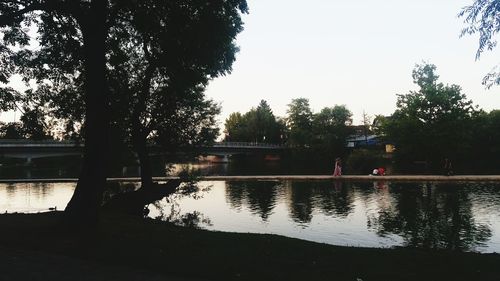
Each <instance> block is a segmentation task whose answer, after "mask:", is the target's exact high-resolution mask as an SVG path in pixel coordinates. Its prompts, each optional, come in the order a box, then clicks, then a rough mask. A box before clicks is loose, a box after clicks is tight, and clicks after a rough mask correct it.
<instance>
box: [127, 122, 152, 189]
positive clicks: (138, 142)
mask: <svg viewBox="0 0 500 281" xmlns="http://www.w3.org/2000/svg"><path fill="white" fill-rule="evenodd" d="M140 126H141V125H140V124H139V123H136V124H134V126H133V128H132V131H133V133H132V134H133V146H134V150H135V152H137V157H138V158H139V165H140V167H141V188H151V187H152V186H153V170H152V167H151V161H150V159H149V153H148V148H147V138H146V136H145V134H144V132H143V131H142V128H141V127H140Z"/></svg>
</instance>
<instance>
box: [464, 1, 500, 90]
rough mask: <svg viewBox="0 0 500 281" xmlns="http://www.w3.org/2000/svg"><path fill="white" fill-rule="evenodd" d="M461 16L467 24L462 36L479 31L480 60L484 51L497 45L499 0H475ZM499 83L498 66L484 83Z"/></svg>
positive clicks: (499, 19) (477, 54)
mask: <svg viewBox="0 0 500 281" xmlns="http://www.w3.org/2000/svg"><path fill="white" fill-rule="evenodd" d="M459 17H463V18H465V20H464V21H465V23H466V24H467V27H465V28H464V29H463V30H462V34H461V36H464V35H467V34H468V35H472V34H476V33H479V47H478V49H477V52H476V60H479V58H480V57H481V54H482V53H483V52H484V51H491V50H493V49H494V48H495V47H496V45H497V41H496V39H495V38H494V37H495V35H496V34H497V33H498V32H499V31H500V1H499V0H475V1H474V3H473V4H472V5H469V6H466V7H465V8H463V9H462V11H461V12H460V13H459ZM499 84H500V72H499V70H498V66H497V67H495V68H494V69H493V70H492V71H491V72H490V73H488V74H487V75H486V76H485V77H484V79H483V85H485V86H486V87H487V88H491V87H492V86H493V85H499Z"/></svg>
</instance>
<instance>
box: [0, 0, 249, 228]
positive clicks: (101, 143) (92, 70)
mask: <svg viewBox="0 0 500 281" xmlns="http://www.w3.org/2000/svg"><path fill="white" fill-rule="evenodd" d="M246 9H247V6H246V2H245V1H244V0H239V1H222V0H221V1H212V2H210V3H208V4H207V3H206V2H190V3H187V4H186V3H185V2H183V1H163V2H158V1H106V0H91V1H64V0H26V1H2V3H0V12H1V15H0V27H5V30H4V32H3V33H4V34H3V35H4V36H3V41H2V42H1V44H0V46H1V47H0V50H2V51H3V52H9V53H10V52H12V49H11V48H9V46H12V45H16V44H17V45H20V46H21V47H26V46H27V45H28V44H29V39H30V38H29V34H28V32H27V31H26V29H25V28H24V27H25V26H30V25H31V24H35V25H36V26H37V31H38V33H39V37H38V38H39V41H40V43H41V44H40V45H41V50H39V51H36V52H33V51H30V50H29V49H28V48H22V50H20V51H18V52H16V53H15V54H12V55H10V56H8V58H9V60H7V64H8V65H9V67H10V66H12V65H14V66H21V68H23V67H26V68H24V69H18V71H20V72H23V73H24V74H25V75H27V74H30V75H31V76H30V78H37V80H38V81H39V83H40V84H42V83H41V82H42V81H43V80H49V81H50V82H52V83H49V84H45V85H44V86H45V88H44V87H41V88H40V89H47V92H48V90H55V92H57V93H62V95H61V97H62V98H61V99H60V101H63V102H64V101H69V102H71V103H72V104H73V106H74V108H76V107H78V105H82V104H83V102H82V101H84V104H85V107H84V109H85V110H84V111H83V112H78V111H77V110H75V112H71V114H66V113H65V114H63V117H65V116H67V117H68V119H69V120H71V121H70V122H69V123H68V127H73V126H74V124H71V122H73V120H75V119H78V118H73V117H75V116H76V117H80V120H85V123H84V125H83V128H82V131H83V134H84V139H85V159H84V164H83V169H82V173H81V176H80V179H79V182H78V185H77V188H76V190H75V193H74V196H73V198H72V199H71V201H70V202H69V204H68V207H67V209H66V211H67V212H66V213H67V215H68V217H71V218H79V219H83V220H84V221H88V222H91V221H95V219H96V218H97V215H98V210H99V206H100V204H101V199H102V190H103V187H104V185H105V180H106V166H107V163H106V162H107V161H106V160H107V157H106V156H107V152H108V147H109V146H108V143H109V141H108V139H109V134H110V130H109V125H110V119H111V118H110V113H111V112H112V111H111V110H110V109H111V107H110V104H112V103H113V102H114V100H111V99H110V87H109V86H110V83H109V82H110V80H111V79H112V78H113V77H118V76H112V75H109V69H110V68H111V69H115V67H118V66H120V65H118V64H117V63H127V60H118V61H116V60H112V59H111V58H112V56H111V53H110V52H111V50H113V48H114V50H116V49H117V48H119V47H121V46H123V45H120V44H115V43H116V42H121V43H124V42H129V43H130V44H131V45H132V46H137V45H138V46H139V48H138V49H135V50H134V51H135V53H134V54H136V55H137V54H140V55H139V56H137V58H140V57H141V56H142V57H143V58H144V57H145V56H146V55H147V54H154V55H156V54H165V53H166V52H165V51H166V49H168V44H170V46H173V47H172V48H174V49H175V48H177V49H178V50H182V51H183V52H184V53H183V54H182V56H181V59H180V63H178V62H176V63H174V64H170V65H169V66H171V68H170V69H168V70H167V68H164V71H165V72H169V71H171V72H172V73H175V75H173V76H176V80H177V81H176V85H177V86H176V87H178V89H182V90H185V89H186V88H187V87H185V86H184V84H183V82H179V79H180V78H183V77H184V78H186V77H189V76H188V75H187V74H189V73H190V71H192V73H195V74H196V75H198V76H197V77H200V76H204V77H203V79H201V82H200V79H199V78H198V80H196V79H193V80H192V79H189V81H190V83H187V84H186V85H189V87H192V85H193V83H192V81H197V82H196V83H194V84H195V85H197V86H199V85H200V84H201V85H203V81H206V80H207V79H208V78H210V77H214V76H217V75H220V74H223V73H226V71H227V70H228V67H230V65H231V63H232V61H233V60H234V52H235V51H236V47H235V46H234V44H233V41H234V37H235V34H237V33H238V32H239V31H240V30H241V20H240V14H239V13H238V11H242V12H246ZM167 16H169V18H167ZM172 22H174V23H175V22H177V23H179V22H180V23H183V24H180V25H175V24H173V25H170V24H169V23H172ZM191 23H192V24H193V25H192V26H194V27H195V29H196V28H198V29H197V31H199V32H198V33H192V31H193V30H192V29H191V27H192V26H191V25H190V24H191ZM171 26H173V28H172V30H170V29H169V28H170V27H171ZM200 26H207V27H209V29H208V30H207V29H203V28H200ZM176 27H177V28H176ZM169 31H170V32H169ZM116 35H121V36H123V37H120V38H117V37H115V36H116ZM160 35H165V36H167V35H168V37H157V36H160ZM186 37H187V39H199V41H196V42H198V44H194V43H193V42H190V43H193V44H192V45H189V44H188V43H186V42H183V43H181V44H180V45H178V43H179V42H180V41H177V39H176V38H186ZM211 42H216V44H215V45H217V44H219V45H220V44H223V45H224V46H229V48H230V49H231V51H232V52H228V53H227V54H229V56H225V55H224V54H222V55H221V53H224V52H226V50H225V49H220V48H214V46H213V45H211ZM220 42H223V43H220ZM113 44H115V45H113ZM145 44H146V45H145ZM148 44H149V45H148ZM144 46H145V47H146V49H144V48H143V47H144ZM189 46H193V48H190V47H189ZM186 47H187V48H186ZM156 48H158V49H156ZM200 49H203V50H205V49H206V50H207V51H206V52H204V53H203V54H202V55H201V56H198V57H195V56H193V55H194V54H196V51H197V50H200ZM141 52H143V54H141ZM178 54H179V53H177V55H178ZM5 57H6V56H5V55H3V54H2V58H5ZM169 58H170V59H172V58H174V59H175V58H176V57H175V52H172V57H169V56H168V55H167V56H160V57H157V58H155V61H157V62H158V61H166V62H168V59H169ZM113 59H116V57H113ZM183 59H184V60H183ZM188 59H190V60H188ZM26 60H27V61H26ZM5 61H6V60H2V63H3V62H5ZM200 61H201V62H202V63H199V64H197V62H200ZM205 61H210V62H214V63H213V64H211V65H207V64H205V63H203V62H205ZM146 62H148V63H147V64H146V65H147V67H148V68H149V71H150V73H153V74H154V73H155V72H156V71H159V70H158V69H159V66H156V65H153V66H151V64H150V61H146ZM172 66H174V67H180V66H182V67H181V71H177V69H175V68H173V67H172ZM30 69H33V70H34V71H33V72H32V73H28V72H29V70H30ZM122 69H123V68H122ZM27 70H28V71H27ZM137 74H139V73H137ZM141 74H143V73H141ZM173 76H162V78H164V79H172V78H173ZM138 77H139V76H138ZM149 77H153V75H152V74H151V76H143V78H144V81H147V82H145V83H143V84H141V86H144V87H145V86H147V85H149V86H150V87H153V88H154V87H155V86H157V85H158V82H161V81H157V80H150V78H149ZM48 78H51V79H48ZM107 78H109V79H110V80H108V79H107ZM129 78H130V76H129ZM151 79H153V78H151ZM136 80H137V79H136ZM205 83H206V82H205ZM65 85H70V86H65ZM179 85H182V86H179ZM115 89H116V88H115ZM132 92H134V91H132ZM146 92H148V91H147V89H146V90H143V91H141V93H146ZM66 93H68V95H65V94H66ZM73 93H77V94H75V95H73ZM130 93H131V92H126V93H121V92H120V94H124V95H127V94H130ZM125 100H127V99H125ZM142 100H148V97H146V98H142ZM127 102H128V100H127ZM205 105H206V104H205ZM139 109H142V108H141V106H139ZM133 111H134V112H136V113H137V112H140V111H141V110H139V111H136V110H133ZM141 113H142V112H141ZM136 115H137V114H136Z"/></svg>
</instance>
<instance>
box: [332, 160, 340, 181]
mask: <svg viewBox="0 0 500 281" xmlns="http://www.w3.org/2000/svg"><path fill="white" fill-rule="evenodd" d="M341 175H342V160H341V159H340V157H337V158H336V159H335V169H334V170H333V176H334V177H338V176H341Z"/></svg>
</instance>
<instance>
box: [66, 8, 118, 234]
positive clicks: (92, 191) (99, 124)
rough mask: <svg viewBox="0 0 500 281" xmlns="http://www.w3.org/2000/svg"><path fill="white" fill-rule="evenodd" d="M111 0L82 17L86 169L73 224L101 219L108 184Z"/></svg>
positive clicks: (71, 207)
mask: <svg viewBox="0 0 500 281" xmlns="http://www.w3.org/2000/svg"><path fill="white" fill-rule="evenodd" d="M107 13H108V1H107V0H92V2H91V4H90V11H89V13H88V14H86V15H85V17H84V18H82V19H81V22H79V23H80V27H81V31H82V35H83V40H84V66H85V73H84V75H85V106H86V108H85V132H84V138H85V148H84V161H83V167H82V171H81V174H80V177H79V180H78V184H77V186H76V189H75V192H74V194H73V197H72V198H71V200H70V202H69V203H68V205H67V207H66V210H65V218H66V221H67V222H68V223H70V224H77V225H82V226H87V225H90V224H95V223H97V221H98V217H99V209H100V207H101V204H102V194H103V190H104V187H105V185H106V176H107V154H108V142H109V116H108V112H109V89H108V85H107V79H106V58H105V53H106V37H107V33H108V31H107V25H106V18H107Z"/></svg>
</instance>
